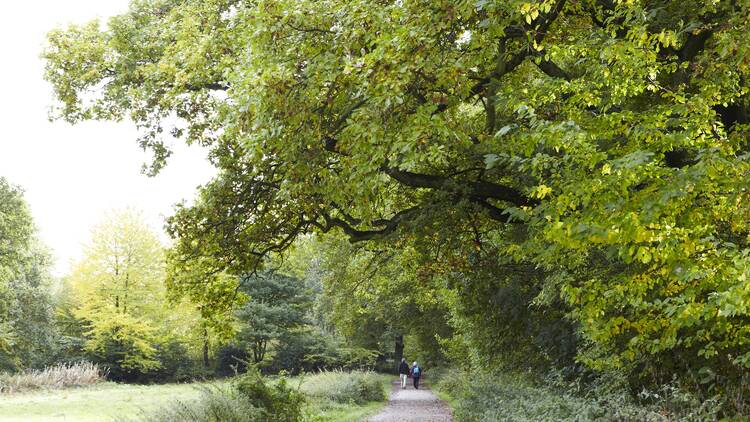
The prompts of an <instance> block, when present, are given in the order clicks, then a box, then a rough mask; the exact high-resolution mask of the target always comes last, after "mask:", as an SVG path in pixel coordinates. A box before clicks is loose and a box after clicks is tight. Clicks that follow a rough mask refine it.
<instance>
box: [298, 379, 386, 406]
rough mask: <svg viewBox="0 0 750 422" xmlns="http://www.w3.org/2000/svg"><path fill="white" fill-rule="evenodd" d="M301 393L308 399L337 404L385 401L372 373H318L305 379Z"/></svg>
mask: <svg viewBox="0 0 750 422" xmlns="http://www.w3.org/2000/svg"><path fill="white" fill-rule="evenodd" d="M302 391H303V392H304V393H305V394H307V395H308V396H310V397H313V398H316V399H327V400H331V401H334V402H338V403H355V404H364V403H367V402H371V401H383V400H385V399H386V392H385V389H384V388H383V384H382V382H381V381H380V378H378V376H377V374H375V373H374V372H361V371H353V372H344V371H324V372H320V373H317V374H314V375H311V376H309V377H307V378H306V379H305V381H304V382H303V384H302Z"/></svg>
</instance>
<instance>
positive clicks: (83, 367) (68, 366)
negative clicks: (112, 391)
mask: <svg viewBox="0 0 750 422" xmlns="http://www.w3.org/2000/svg"><path fill="white" fill-rule="evenodd" d="M104 379H105V374H104V372H102V370H101V369H99V366H97V365H95V364H93V363H90V362H74V363H61V364H57V365H55V366H50V367H47V368H44V369H34V370H28V371H25V372H22V373H18V374H12V375H11V374H0V392H2V393H14V392H19V391H28V390H37V389H44V388H47V389H55V388H67V387H80V386H85V385H91V384H96V383H98V382H102V381H104Z"/></svg>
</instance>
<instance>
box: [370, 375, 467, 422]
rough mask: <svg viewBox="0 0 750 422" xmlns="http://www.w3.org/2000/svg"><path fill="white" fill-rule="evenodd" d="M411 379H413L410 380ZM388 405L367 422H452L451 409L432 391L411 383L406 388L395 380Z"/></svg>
mask: <svg viewBox="0 0 750 422" xmlns="http://www.w3.org/2000/svg"><path fill="white" fill-rule="evenodd" d="M409 381H411V380H409ZM393 385H394V387H393V392H391V398H390V400H389V401H388V405H387V406H386V407H385V409H383V411H382V412H380V413H379V414H378V415H376V416H373V417H371V418H370V419H367V422H450V421H452V420H453V418H452V417H451V409H450V408H449V407H448V405H447V404H446V403H445V402H443V401H442V400H440V399H439V398H437V397H436V396H435V395H434V394H433V393H432V391H430V390H427V389H422V388H420V389H419V390H415V389H414V387H413V386H411V385H409V386H408V387H407V389H406V390H402V389H401V384H400V383H398V382H395V383H394V384H393Z"/></svg>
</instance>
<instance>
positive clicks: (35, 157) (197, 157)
mask: <svg viewBox="0 0 750 422" xmlns="http://www.w3.org/2000/svg"><path fill="white" fill-rule="evenodd" d="M127 5H128V1H127V0H28V1H13V2H5V4H3V7H2V9H3V10H2V13H0V57H1V59H0V83H1V84H2V91H1V92H2V96H0V176H2V177H5V178H7V179H8V180H9V181H10V182H11V183H13V184H16V185H19V186H21V187H22V188H23V189H24V190H25V192H26V200H27V201H28V203H29V204H30V206H31V212H32V214H33V216H34V219H35V222H36V225H37V227H38V228H39V236H40V237H41V239H42V240H43V242H44V243H45V244H46V245H47V246H48V247H50V248H51V249H52V250H53V252H54V255H55V258H56V263H55V267H54V272H55V274H56V275H64V274H65V272H66V271H67V270H68V268H69V264H70V261H71V259H79V258H80V256H81V249H82V248H81V245H82V243H84V242H86V241H87V239H88V237H89V231H90V229H91V227H92V225H94V224H95V223H96V222H97V221H98V220H100V219H101V218H102V216H103V214H104V213H106V212H107V211H109V210H112V209H121V208H124V207H134V208H136V209H140V210H141V211H142V212H143V213H144V214H145V216H146V217H147V219H148V220H149V223H150V224H151V225H152V226H153V227H154V229H156V230H159V231H161V228H162V225H163V219H164V216H167V215H169V214H170V213H171V210H172V205H173V204H175V203H176V202H179V201H180V200H182V199H188V200H189V199H191V198H192V197H193V193H194V192H195V188H196V187H197V186H198V185H200V184H203V183H205V182H207V181H208V180H209V179H210V178H211V176H212V175H213V174H214V171H213V169H212V168H211V166H210V165H209V164H208V162H207V161H206V160H205V154H204V151H202V150H200V149H199V148H197V147H193V148H188V147H184V146H180V145H179V144H178V145H176V146H177V148H176V153H175V155H174V156H173V157H172V159H171V161H170V164H169V165H168V167H167V168H166V169H165V170H164V171H163V172H162V173H161V174H160V175H159V176H157V177H155V178H149V177H147V176H144V175H142V174H141V172H140V170H141V165H142V164H143V163H144V162H145V161H146V160H147V159H148V156H147V155H146V154H145V153H144V152H143V151H141V150H140V149H139V147H138V145H137V143H136V138H137V132H136V130H135V128H134V127H133V126H132V125H131V124H129V123H111V122H89V123H84V124H79V125H76V126H70V125H68V124H66V123H63V122H54V123H50V122H49V121H48V118H47V117H48V109H49V106H50V105H51V104H52V97H51V90H50V87H49V86H48V84H47V83H46V82H45V81H44V80H43V79H42V73H43V67H44V63H43V62H42V60H41V59H39V54H40V51H41V48H42V45H43V42H44V35H45V33H46V32H47V31H48V30H49V29H51V28H53V27H56V26H60V25H64V24H66V23H82V22H86V21H88V20H90V19H93V18H96V17H99V18H102V19H103V20H106V18H107V17H108V16H111V15H115V14H119V13H122V12H124V11H126V10H127Z"/></svg>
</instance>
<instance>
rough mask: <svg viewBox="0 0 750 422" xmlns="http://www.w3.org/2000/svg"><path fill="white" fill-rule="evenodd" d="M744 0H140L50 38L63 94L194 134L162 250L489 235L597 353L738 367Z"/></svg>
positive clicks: (504, 263)
mask: <svg viewBox="0 0 750 422" xmlns="http://www.w3.org/2000/svg"><path fill="white" fill-rule="evenodd" d="M749 8H750V5H748V4H747V3H746V2H736V1H714V2H705V1H699V0H685V1H679V2H678V1H672V0H628V1H625V0H575V1H574V0H567V1H566V0H510V1H506V0H503V1H495V0H475V1H452V0H450V1H449V0H443V1H426V0H407V1H372V0H257V1H241V0H209V1H197V0H187V1H177V0H143V1H134V2H133V3H132V4H131V8H130V10H129V11H128V12H127V13H125V14H123V15H120V16H117V17H115V18H112V19H111V20H110V21H109V22H108V24H107V26H106V27H102V26H101V25H99V24H98V23H97V22H93V23H90V24H86V25H82V26H71V27H69V28H67V29H61V30H57V31H53V32H51V33H50V34H49V37H48V46H47V48H46V51H45V53H44V54H45V57H46V59H47V71H46V77H47V79H48V80H49V81H50V82H51V83H52V84H53V87H54V89H55V93H56V95H57V98H58V100H59V108H58V116H59V117H61V118H64V119H66V120H69V121H73V122H75V121H81V120H86V119H123V118H129V119H132V120H134V121H135V122H136V123H137V124H138V125H139V126H140V127H141V128H142V129H143V132H142V133H143V137H142V138H141V140H140V142H141V144H142V145H143V146H144V147H146V148H149V149H150V150H152V151H153V152H154V154H155V160H154V162H153V165H152V166H151V168H150V169H151V170H152V171H158V169H159V168H160V167H161V166H163V165H164V164H165V162H166V159H167V157H168V156H169V150H168V148H167V147H166V145H167V144H166V143H165V140H166V139H167V138H168V137H169V136H177V137H181V138H184V139H185V140H186V141H187V142H198V143H201V144H203V145H206V146H208V147H209V148H210V151H211V159H212V160H213V163H214V164H215V165H216V166H217V167H218V168H219V169H220V174H219V176H218V177H217V178H216V179H215V180H214V181H212V182H211V183H209V184H207V185H206V186H204V187H203V188H202V189H201V190H200V193H199V197H198V199H197V202H196V203H195V204H194V205H183V206H181V207H179V208H178V209H177V211H176V214H175V216H174V217H172V218H171V219H170V222H169V230H170V234H171V235H173V236H174V237H175V238H176V239H177V240H178V243H177V244H176V246H175V250H174V254H175V255H174V256H175V262H176V263H178V264H179V263H183V264H184V265H189V264H188V263H189V262H191V260H195V259H200V260H201V261H200V262H201V268H202V269H203V270H205V273H206V274H217V273H220V272H229V273H233V274H237V275H239V274H244V273H246V272H247V271H250V270H252V269H254V268H256V267H258V266H259V265H262V263H263V262H265V261H264V259H265V257H266V256H267V255H269V254H271V253H276V252H282V251H284V250H285V249H287V248H288V247H289V245H290V244H291V243H292V242H293V241H294V240H295V238H297V237H298V236H300V235H301V234H303V233H307V232H312V231H317V232H329V231H333V230H336V231H341V232H343V233H344V234H345V235H346V236H348V238H349V239H350V240H351V241H353V242H369V243H372V244H378V245H381V247H388V248H397V249H399V248H405V247H415V248H418V250H428V251H429V252H430V253H431V255H430V256H432V257H434V259H435V264H434V265H431V269H432V270H433V271H438V270H439V271H440V272H441V273H442V274H445V275H448V276H450V277H449V278H450V279H452V280H453V281H461V280H463V282H466V283H469V284H471V283H472V280H473V278H472V276H471V268H470V267H471V266H472V265H479V264H481V263H482V262H484V261H487V260H489V261H492V263H493V264H492V265H493V266H495V267H496V268H500V269H502V270H503V274H505V275H503V277H507V278H508V279H509V280H512V281H513V282H514V283H516V284H518V285H521V286H523V285H524V284H523V283H526V286H528V287H529V288H528V289H526V292H527V293H525V294H526V295H528V294H529V292H535V294H536V297H535V299H534V300H535V302H536V303H538V304H544V303H546V304H550V303H556V302H560V301H561V302H562V303H564V306H565V309H566V314H567V316H569V317H572V318H573V319H574V320H575V321H576V322H577V324H578V327H579V329H580V332H581V333H582V335H583V337H584V338H585V339H586V340H587V341H586V344H587V345H589V346H587V347H584V348H581V349H580V350H579V358H580V359H582V360H583V361H585V362H587V363H588V364H589V365H592V366H594V367H611V366H622V365H626V364H629V363H631V362H649V361H650V359H651V358H652V357H653V358H656V360H654V361H653V362H657V365H658V362H660V361H661V360H667V361H669V362H672V363H673V364H674V365H680V362H683V361H685V362H699V363H700V365H705V366H708V367H711V368H713V369H717V370H721V371H723V372H724V373H728V374H731V373H732V371H733V370H734V368H736V367H744V368H746V367H748V366H750V352H749V351H748V348H747V344H748V341H750V340H748V339H750V333H749V332H748V330H750V325H748V318H750V308H748V304H749V303H750V296H749V293H748V292H749V291H750V290H748V289H747V285H748V284H747V283H748V276H750V246H749V243H748V242H750V228H749V227H748V221H749V219H748V217H750V193H749V192H748V190H747V177H748V172H749V171H750V159H749V158H750V155H749V152H750V142H748V140H749V137H748V133H749V132H748V131H749V130H750V114H749V111H750V109H749V107H750V102H749V101H748V89H749V88H750V83H749V82H748V81H749V80H750V79H749V78H748V76H750V75H749V72H750V68H749V66H750V32H748V31H747V28H748V26H749V24H750V22H749V21H750V10H749ZM174 122H177V123H174ZM382 245H385V246H382ZM462 269H467V271H465V272H464V273H463V274H464V275H466V276H467V277H460V276H457V275H456V274H455V273H456V270H462ZM529 274H533V277H530V276H529ZM205 280H210V279H209V278H206V279H205ZM183 286H184V289H185V290H186V291H191V290H192V291H209V290H210V286H206V285H200V284H191V285H183ZM483 306H484V311H485V312H497V310H494V309H493V308H492V307H491V306H490V305H488V304H485V305H483Z"/></svg>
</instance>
